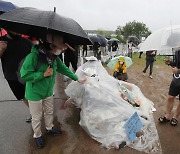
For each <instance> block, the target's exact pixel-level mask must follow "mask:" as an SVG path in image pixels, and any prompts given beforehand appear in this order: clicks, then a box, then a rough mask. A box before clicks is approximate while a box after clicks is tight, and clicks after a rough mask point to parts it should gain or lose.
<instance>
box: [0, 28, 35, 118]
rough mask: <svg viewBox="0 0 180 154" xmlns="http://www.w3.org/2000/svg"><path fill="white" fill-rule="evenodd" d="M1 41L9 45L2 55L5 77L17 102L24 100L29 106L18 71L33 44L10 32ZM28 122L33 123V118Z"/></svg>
mask: <svg viewBox="0 0 180 154" xmlns="http://www.w3.org/2000/svg"><path fill="white" fill-rule="evenodd" d="M0 39H1V40H2V41H4V43H7V48H6V49H5V50H4V52H3V53H2V54H1V62H2V70H3V73H4V77H5V79H6V80H7V82H8V85H9V87H10V89H11V90H12V92H13V94H14V95H15V97H16V98H17V100H23V102H24V104H25V105H26V106H29V105H28V101H27V100H26V99H25V98H24V95H25V85H23V84H21V83H20V82H19V81H18V77H17V71H18V66H19V63H20V62H21V60H22V59H23V58H24V57H26V55H28V54H29V53H30V50H31V47H32V43H31V42H30V41H29V40H28V39H25V38H22V37H21V36H20V35H19V34H18V33H16V32H13V31H9V30H7V34H6V35H5V36H2V37H1V38H0ZM26 122H31V117H29V118H27V119H26Z"/></svg>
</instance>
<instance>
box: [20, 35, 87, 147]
mask: <svg viewBox="0 0 180 154" xmlns="http://www.w3.org/2000/svg"><path fill="white" fill-rule="evenodd" d="M66 48H67V46H66V44H64V43H63V38H62V37H61V36H59V35H52V34H48V35H47V37H46V40H45V41H43V42H42V43H40V44H39V45H35V46H33V47H32V49H31V53H30V54H29V55H28V56H27V57H26V58H25V61H24V63H23V65H22V67H21V70H20V73H21V77H22V79H23V80H25V81H26V90H25V98H26V99H27V100H28V102H29V109H30V112H31V115H32V128H33V131H34V135H33V137H34V138H35V142H36V145H37V147H38V148H42V147H44V139H43V137H42V132H41V121H42V117H43V115H44V120H45V127H46V130H47V133H49V134H53V135H59V134H61V131H60V130H59V129H57V128H55V127H54V125H53V87H54V84H55V77H56V72H59V73H61V74H63V75H66V76H68V77H69V78H71V79H72V80H75V81H78V82H80V83H84V82H85V80H86V79H78V76H76V75H75V74H74V73H73V72H72V71H71V70H70V69H69V68H67V67H66V66H65V65H64V64H63V63H62V61H61V60H60V59H59V57H58V55H59V54H60V53H61V51H63V50H65V49H66Z"/></svg>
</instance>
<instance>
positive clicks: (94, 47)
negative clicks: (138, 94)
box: [93, 42, 101, 60]
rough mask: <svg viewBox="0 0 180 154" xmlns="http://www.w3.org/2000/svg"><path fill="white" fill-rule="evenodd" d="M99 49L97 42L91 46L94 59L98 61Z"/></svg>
mask: <svg viewBox="0 0 180 154" xmlns="http://www.w3.org/2000/svg"><path fill="white" fill-rule="evenodd" d="M99 47H100V44H99V43H98V42H94V44H93V52H94V57H96V58H97V59H98V60H99V58H100V57H101V55H100V54H101V53H99Z"/></svg>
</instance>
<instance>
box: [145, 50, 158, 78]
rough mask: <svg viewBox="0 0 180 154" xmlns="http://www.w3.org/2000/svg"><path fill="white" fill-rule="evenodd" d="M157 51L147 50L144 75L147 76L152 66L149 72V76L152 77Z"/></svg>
mask: <svg viewBox="0 0 180 154" xmlns="http://www.w3.org/2000/svg"><path fill="white" fill-rule="evenodd" d="M156 53H157V51H156V50H152V51H146V67H145V68H144V70H143V75H144V76H145V73H146V70H147V69H148V67H149V66H150V72H149V77H150V78H151V79H152V78H153V77H152V69H153V63H154V61H155V56H156Z"/></svg>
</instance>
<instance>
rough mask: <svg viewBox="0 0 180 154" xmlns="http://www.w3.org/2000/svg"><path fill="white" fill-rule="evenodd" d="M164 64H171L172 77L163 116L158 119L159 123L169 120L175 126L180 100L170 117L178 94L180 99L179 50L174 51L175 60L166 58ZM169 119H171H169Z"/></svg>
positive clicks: (179, 112) (179, 111)
mask: <svg viewBox="0 0 180 154" xmlns="http://www.w3.org/2000/svg"><path fill="white" fill-rule="evenodd" d="M165 64H167V65H170V66H172V67H173V68H172V73H173V79H172V81H171V84H170V87H169V96H168V99H167V105H166V113H165V116H162V117H160V118H159V119H158V120H159V122H160V123H166V122H170V124H171V125H172V126H176V125H177V123H178V120H177V119H178V117H179V115H180V102H179V104H178V106H177V108H176V112H175V114H174V115H173V117H172V119H171V111H172V109H173V106H174V100H175V98H176V96H178V95H179V101H180V50H177V51H176V52H175V61H174V62H173V61H170V60H166V61H165ZM170 119H171V120H170Z"/></svg>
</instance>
